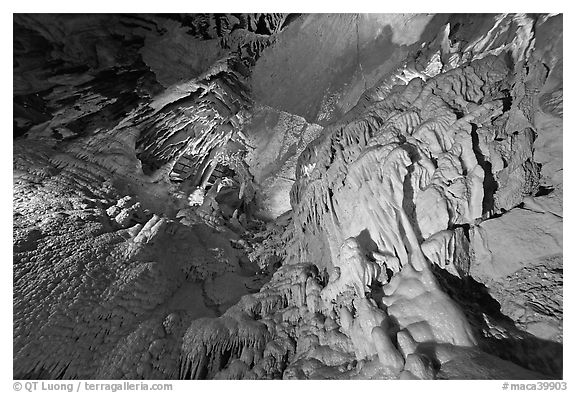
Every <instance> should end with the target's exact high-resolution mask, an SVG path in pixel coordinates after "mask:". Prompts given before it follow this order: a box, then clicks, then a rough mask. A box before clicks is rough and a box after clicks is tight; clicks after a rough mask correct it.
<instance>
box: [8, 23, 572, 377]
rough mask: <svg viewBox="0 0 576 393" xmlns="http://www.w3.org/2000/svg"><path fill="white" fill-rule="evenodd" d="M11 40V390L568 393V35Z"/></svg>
mask: <svg viewBox="0 0 576 393" xmlns="http://www.w3.org/2000/svg"><path fill="white" fill-rule="evenodd" d="M14 29H15V34H14V40H15V44H14V143H13V145H14V155H13V173H14V176H13V195H14V196H13V223H14V224H13V271H14V275H13V280H14V295H13V304H14V311H13V316H14V328H13V350H14V359H13V373H14V378H18V379H44V378H46V379H77V378H79V379H550V378H554V379H559V378H562V375H563V364H562V351H563V344H562V343H563V328H562V321H563V298H562V288H563V251H562V248H563V242H562V235H563V202H562V201H563V179H562V168H563V162H562V151H563V146H562V118H563V82H562V80H563V74H562V72H563V71H562V61H563V54H562V16H561V15H559V16H558V15H557V16H550V15H524V14H517V15H511V14H510V15H464V14H461V15H372V14H371V15H352V14H350V15H348V14H346V15H344V14H341V15H335V14H315V15H292V14H291V15H286V14H226V15H224V14H217V15H212V14H195V15H168V14H165V15H109V16H108V15H68V16H66V15H47V14H45V15H24V14H15V16H14ZM16 33H18V34H16ZM552 37H553V39H552ZM191 53H193V54H194V56H190V55H189V54H191Z"/></svg>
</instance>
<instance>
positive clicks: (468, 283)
mask: <svg viewBox="0 0 576 393" xmlns="http://www.w3.org/2000/svg"><path fill="white" fill-rule="evenodd" d="M432 270H433V272H434V275H435V276H436V278H437V279H438V282H439V284H440V286H441V287H442V288H443V289H444V291H445V292H446V293H447V294H448V295H449V296H450V298H452V299H453V300H454V301H456V302H457V303H458V305H459V306H460V307H461V308H462V310H463V311H464V314H465V315H466V318H467V319H468V322H470V324H471V326H472V328H473V329H474V334H475V336H476V339H477V341H478V347H479V348H480V349H481V350H483V351H485V352H487V353H489V354H491V355H494V356H497V357H499V358H501V359H504V360H508V361H510V362H513V363H515V364H517V365H519V366H521V367H524V368H526V369H528V370H532V371H536V372H539V373H542V374H545V375H548V376H550V377H552V378H556V379H562V372H563V368H562V367H563V361H562V353H563V345H562V344H561V343H558V342H555V341H550V340H544V339H541V338H538V337H536V336H534V335H532V334H530V333H528V332H525V331H523V330H520V329H518V327H516V325H515V323H514V321H513V320H512V319H511V318H510V317H508V316H506V315H504V314H503V313H502V312H501V306H500V303H499V302H498V301H497V300H495V299H494V298H493V297H492V296H491V295H490V293H489V290H488V288H487V287H486V286H485V285H484V284H482V283H480V282H478V281H476V280H474V279H473V278H472V277H470V276H467V277H464V278H459V277H456V276H454V275H452V274H450V273H448V272H447V271H445V270H443V269H442V268H440V267H438V266H436V265H432ZM487 320H488V321H489V322H490V325H491V326H490V325H489V324H488V322H487ZM494 329H497V331H498V332H499V333H498V334H489V333H487V332H490V331H491V330H494Z"/></svg>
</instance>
